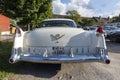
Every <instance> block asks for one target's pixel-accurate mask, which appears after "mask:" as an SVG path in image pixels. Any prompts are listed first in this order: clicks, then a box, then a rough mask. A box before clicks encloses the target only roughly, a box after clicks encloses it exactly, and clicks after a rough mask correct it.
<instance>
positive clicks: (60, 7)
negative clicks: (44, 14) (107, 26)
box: [52, 0, 120, 17]
mask: <svg viewBox="0 0 120 80" xmlns="http://www.w3.org/2000/svg"><path fill="white" fill-rule="evenodd" d="M52 5H53V13H54V14H61V15H65V13H66V12H67V11H68V10H76V11H77V12H78V13H79V14H80V15H81V16H82V17H93V16H94V17H97V16H101V17H113V16H118V15H119V14H120V0H53V1H52Z"/></svg>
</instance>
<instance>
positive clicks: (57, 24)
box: [40, 20, 76, 27]
mask: <svg viewBox="0 0 120 80" xmlns="http://www.w3.org/2000/svg"><path fill="white" fill-rule="evenodd" d="M40 27H76V26H75V24H74V22H72V21H66V20H50V21H43V22H42V23H41V24H40Z"/></svg>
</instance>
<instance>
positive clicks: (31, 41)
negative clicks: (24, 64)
mask: <svg viewBox="0 0 120 80" xmlns="http://www.w3.org/2000/svg"><path fill="white" fill-rule="evenodd" d="M18 61H29V62H43V63H64V62H86V61H89V62H93V61H95V62H104V63H106V64H109V63H110V60H109V58H108V52H107V47H106V43H105V38H104V34H103V32H102V28H98V29H97V31H85V30H83V29H81V28H77V25H76V23H75V22H74V21H73V20H71V19H58V18H56V19H46V20H43V21H42V22H41V24H40V26H39V28H37V29H34V30H31V31H27V32H24V31H23V30H22V29H21V28H17V29H16V35H15V38H14V44H13V49H12V54H11V57H10V59H9V62H10V63H15V62H18Z"/></svg>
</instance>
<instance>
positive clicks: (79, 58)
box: [9, 48, 110, 64]
mask: <svg viewBox="0 0 120 80" xmlns="http://www.w3.org/2000/svg"><path fill="white" fill-rule="evenodd" d="M96 50H97V51H96V52H97V54H98V55H95V56H94V55H74V53H73V50H72V48H71V50H70V54H69V56H48V54H47V49H46V51H45V53H44V54H43V56H30V55H20V54H19V53H18V52H17V51H16V49H15V51H14V53H13V54H12V56H11V58H10V59H9V62H10V63H15V62H17V61H28V62H37V63H39V62H40V63H42V62H43V63H65V62H103V63H106V64H109V63H110V60H109V59H108V54H107V51H106V50H105V49H103V48H97V49H96Z"/></svg>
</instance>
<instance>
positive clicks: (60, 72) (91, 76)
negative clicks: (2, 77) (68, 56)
mask: <svg viewBox="0 0 120 80" xmlns="http://www.w3.org/2000/svg"><path fill="white" fill-rule="evenodd" d="M107 47H108V51H109V57H110V60H111V63H110V64H108V65H107V64H103V63H98V62H91V63H69V64H61V65H60V64H57V65H56V64H54V65H51V64H38V63H26V62H24V63H22V65H19V66H18V71H17V73H14V74H15V75H14V76H12V77H11V78H10V80H120V43H112V42H109V41H108V42H107Z"/></svg>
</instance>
